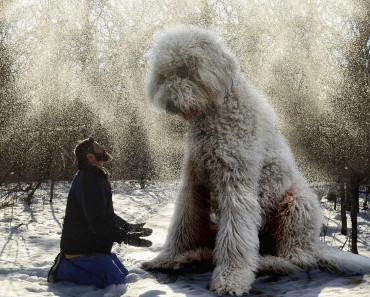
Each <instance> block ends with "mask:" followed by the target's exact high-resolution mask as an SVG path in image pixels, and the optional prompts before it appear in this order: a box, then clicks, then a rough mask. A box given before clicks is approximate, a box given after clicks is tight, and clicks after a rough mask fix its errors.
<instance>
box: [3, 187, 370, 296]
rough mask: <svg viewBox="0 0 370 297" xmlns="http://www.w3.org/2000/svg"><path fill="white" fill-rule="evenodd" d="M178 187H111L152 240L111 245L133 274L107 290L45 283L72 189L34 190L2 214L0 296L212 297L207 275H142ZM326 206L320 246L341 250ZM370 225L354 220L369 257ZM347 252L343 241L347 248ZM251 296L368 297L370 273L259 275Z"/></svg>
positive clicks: (334, 217) (122, 209) (120, 209)
mask: <svg viewBox="0 0 370 297" xmlns="http://www.w3.org/2000/svg"><path fill="white" fill-rule="evenodd" d="M178 186H179V185H178V183H177V182H153V183H151V184H150V185H149V186H148V187H147V188H146V189H144V190H141V189H140V188H139V186H138V185H137V184H135V183H130V182H125V183H118V182H117V183H113V190H114V198H113V199H114V206H115V211H116V213H117V214H119V215H121V216H122V217H123V218H125V219H126V220H127V221H129V222H144V221H146V222H147V225H146V226H147V227H150V228H152V229H153V230H154V231H153V234H152V235H151V237H150V238H149V239H150V240H152V241H153V246H152V247H150V248H138V247H131V246H126V245H115V246H114V252H115V253H117V255H118V256H119V257H120V258H121V259H122V260H123V262H124V264H125V265H126V267H127V268H128V269H129V271H130V274H129V275H128V277H127V284H126V285H120V286H110V287H108V288H106V289H104V290H101V289H98V288H96V287H94V286H77V285H75V284H72V283H56V284H48V283H47V282H46V276H47V272H48V270H49V268H50V266H51V265H52V263H53V260H54V257H55V256H56V254H57V253H58V251H59V240H60V235H61V229H62V222H63V216H64V209H65V203H66V197H67V194H68V189H69V184H58V185H57V187H56V198H54V203H53V204H50V203H48V202H47V200H48V192H47V191H46V190H45V191H42V190H40V191H37V192H36V196H35V199H34V200H33V204H32V205H31V206H30V207H29V206H28V205H27V204H25V203H23V202H22V201H21V200H19V201H18V202H17V203H16V204H15V205H14V206H13V207H7V208H3V209H0V297H8V296H12V297H16V296H22V297H23V296H62V297H67V296H68V297H69V296H84V297H100V296H105V297H113V296H121V295H124V296H129V297H155V296H168V297H176V296H198V297H203V296H204V297H211V296H216V295H215V294H214V293H213V292H211V291H209V290H208V289H207V285H208V282H209V280H210V276H211V273H210V272H208V273H203V274H186V275H176V274H171V275H168V274H163V273H159V272H157V273H147V272H145V271H143V270H142V269H140V263H141V262H142V261H146V260H149V259H151V258H153V257H154V256H155V255H156V254H157V253H158V251H159V250H160V248H161V246H162V245H163V242H164V240H165V237H166V234H167V228H168V224H169V221H170V218H171V215H172V212H173V207H174V198H175V197H176V195H177V190H178ZM331 206H332V204H329V203H326V209H325V210H324V211H325V215H326V217H327V219H326V222H327V224H328V228H327V232H326V236H325V241H326V242H327V243H328V244H330V245H334V246H343V245H344V243H345V242H346V238H345V237H344V236H342V235H338V232H340V227H338V224H339V218H340V213H339V208H338V211H333V210H332V209H331ZM369 225H370V219H369V216H368V215H367V214H364V213H361V216H360V217H359V230H360V238H359V243H358V246H359V252H360V254H362V255H366V256H369V257H370V243H369V240H370V232H369V230H368V229H369ZM344 249H345V250H346V249H348V243H347V244H345V248H344ZM251 296H265V297H267V296H290V297H293V296H299V297H304V296H307V297H316V296H336V297H337V296H340V297H349V296H351V297H352V296H357V297H361V296H364V297H365V296H370V275H365V276H362V275H357V276H343V275H338V274H329V273H325V272H321V271H316V270H315V271H308V272H304V273H297V274H293V275H289V276H284V277H280V276H279V277H278V276H273V275H268V276H260V277H258V278H257V280H256V281H255V283H254V285H253V287H252V291H251Z"/></svg>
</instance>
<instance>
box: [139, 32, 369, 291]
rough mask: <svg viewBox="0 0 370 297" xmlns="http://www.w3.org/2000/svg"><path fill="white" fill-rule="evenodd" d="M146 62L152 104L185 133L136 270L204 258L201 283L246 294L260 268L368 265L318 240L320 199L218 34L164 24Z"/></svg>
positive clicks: (360, 268) (358, 268)
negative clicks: (179, 164)
mask: <svg viewBox="0 0 370 297" xmlns="http://www.w3.org/2000/svg"><path fill="white" fill-rule="evenodd" d="M149 66H150V71H149V76H148V81H147V88H148V90H147V91H148V96H149V98H150V101H151V103H152V104H153V105H154V106H156V107H158V108H159V109H162V110H165V111H167V112H168V113H171V114H176V115H179V116H181V117H182V118H183V119H185V120H186V122H187V129H188V134H187V149H186V156H185V163H184V165H183V173H182V186H181V190H180V194H179V197H178V201H177V205H176V208H175V212H174V214H173V218H172V223H171V226H170V229H169V232H168V235H167V239H166V243H165V246H164V248H163V250H162V251H161V252H160V253H159V255H158V256H157V257H156V258H154V259H153V260H152V261H150V262H147V263H143V267H144V268H146V269H157V268H160V269H181V268H182V267H183V266H184V265H186V264H187V263H189V262H192V261H194V260H208V261H209V260H211V261H213V264H214V266H215V267H214V270H213V275H212V280H211V283H210V289H211V290H214V291H215V292H216V293H218V294H236V295H242V294H243V293H248V292H249V290H250V287H251V284H252V283H253V281H254V279H255V273H256V272H259V271H266V270H267V271H274V272H278V273H289V272H294V271H297V270H302V269H311V268H317V267H320V268H323V269H326V270H330V271H332V270H335V271H339V272H358V273H367V272H370V259H368V258H365V257H361V256H357V255H352V254H350V253H345V252H341V251H339V250H337V249H334V248H330V247H328V246H326V245H324V244H321V243H320V241H319V233H320V229H321V226H322V215H321V209H320V205H319V201H318V199H317V198H316V196H315V194H314V193H313V192H312V191H311V190H310V188H309V187H308V185H307V183H306V181H305V179H304V177H303V176H302V174H301V172H300V171H299V169H298V168H297V166H296V164H295V162H294V158H293V156H292V153H291V150H290V148H289V146H288V144H287V142H286V140H285V139H284V137H283V136H282V135H281V134H279V132H278V131H277V129H276V119H275V114H274V111H273V110H272V108H271V107H270V105H269V104H268V103H267V102H266V100H265V98H264V97H263V96H261V95H260V94H258V93H257V92H256V91H255V90H254V89H253V88H252V87H251V85H250V84H249V82H248V81H247V80H246V79H245V78H244V76H243V74H242V72H241V70H240V69H239V65H238V62H237V60H236V58H235V57H234V55H233V54H232V53H231V52H230V50H229V49H228V48H227V47H226V46H225V45H224V43H223V42H222V40H221V39H220V38H219V37H218V36H217V35H215V34H214V33H212V32H210V31H208V30H206V29H202V28H198V27H193V26H177V27H175V28H172V29H169V30H167V31H165V32H163V33H162V34H160V35H159V36H158V37H157V38H156V41H155V44H154V46H153V49H152V52H151V59H150V63H149ZM211 214H212V215H211ZM214 216H215V217H216V219H217V231H216V234H215V232H214V230H213V229H212V225H211V222H210V220H211V219H210V218H211V217H214ZM213 235H214V236H215V239H214V244H210V241H212V236H213ZM261 251H263V252H261Z"/></svg>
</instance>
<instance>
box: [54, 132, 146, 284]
mask: <svg viewBox="0 0 370 297" xmlns="http://www.w3.org/2000/svg"><path fill="white" fill-rule="evenodd" d="M75 155H76V158H77V162H78V169H79V170H78V172H77V174H76V176H75V177H74V180H73V182H72V186H71V189H70V191H69V194H68V200H67V207H66V213H65V218H64V223H63V231H62V238H61V241H60V248H61V252H60V253H59V254H58V256H57V257H56V259H55V263H54V265H53V266H52V267H51V269H50V271H49V274H48V282H51V283H53V282H58V281H70V282H74V283H76V284H79V285H96V286H97V287H99V288H104V287H106V286H109V285H112V284H124V283H125V277H126V275H127V274H128V271H127V269H126V268H125V267H124V265H123V264H122V263H121V262H120V260H119V259H118V258H117V256H116V255H115V254H114V253H111V249H112V246H113V243H114V242H118V243H122V242H124V243H126V244H129V245H133V246H141V247H149V246H151V244H152V243H151V242H150V241H149V240H145V239H142V238H140V237H145V236H149V235H150V234H151V233H152V230H151V229H149V228H143V226H144V224H129V223H127V222H126V221H125V220H123V219H122V218H120V217H119V216H118V215H116V214H115V213H114V209H113V202H112V192H111V185H110V183H109V181H108V174H107V172H106V170H105V169H104V167H103V166H104V164H105V162H107V161H109V160H110V159H111V156H110V154H109V153H107V152H106V151H105V149H104V148H103V147H102V146H101V145H99V144H98V143H97V142H96V141H94V139H93V138H88V139H85V140H83V141H82V142H80V143H79V144H78V145H77V146H76V148H75Z"/></svg>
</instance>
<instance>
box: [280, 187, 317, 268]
mask: <svg viewBox="0 0 370 297" xmlns="http://www.w3.org/2000/svg"><path fill="white" fill-rule="evenodd" d="M321 222H322V220H321V211H320V204H319V202H318V200H317V198H316V197H315V195H314V194H313V193H312V192H311V191H310V190H309V189H308V188H307V187H305V186H301V185H293V186H292V187H291V188H290V189H288V191H287V192H286V193H285V194H284V196H283V198H282V201H281V203H280V206H279V209H278V216H277V224H278V227H277V230H276V244H277V246H276V254H277V256H278V257H282V258H285V259H287V260H289V261H290V262H291V263H293V264H294V265H297V266H299V267H301V268H303V269H313V268H317V260H316V258H315V253H316V246H317V242H318V240H319V232H320V228H321Z"/></svg>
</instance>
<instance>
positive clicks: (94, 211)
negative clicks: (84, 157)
mask: <svg viewBox="0 0 370 297" xmlns="http://www.w3.org/2000/svg"><path fill="white" fill-rule="evenodd" d="M79 200H80V203H81V207H82V209H83V213H84V216H85V218H86V220H87V221H88V223H89V226H90V228H91V230H92V231H93V232H95V233H96V234H98V235H99V236H101V237H102V238H104V239H106V240H109V241H114V242H118V243H121V242H122V241H123V240H124V235H125V234H124V233H123V232H122V231H121V229H120V228H119V227H118V226H117V225H116V224H115V223H114V222H113V220H112V218H110V217H109V215H108V213H107V202H108V201H107V199H106V197H105V191H104V189H103V188H102V187H101V181H100V180H99V177H98V176H97V175H95V174H93V173H90V172H86V173H85V175H84V177H83V179H82V188H81V192H80V197H79Z"/></svg>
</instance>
